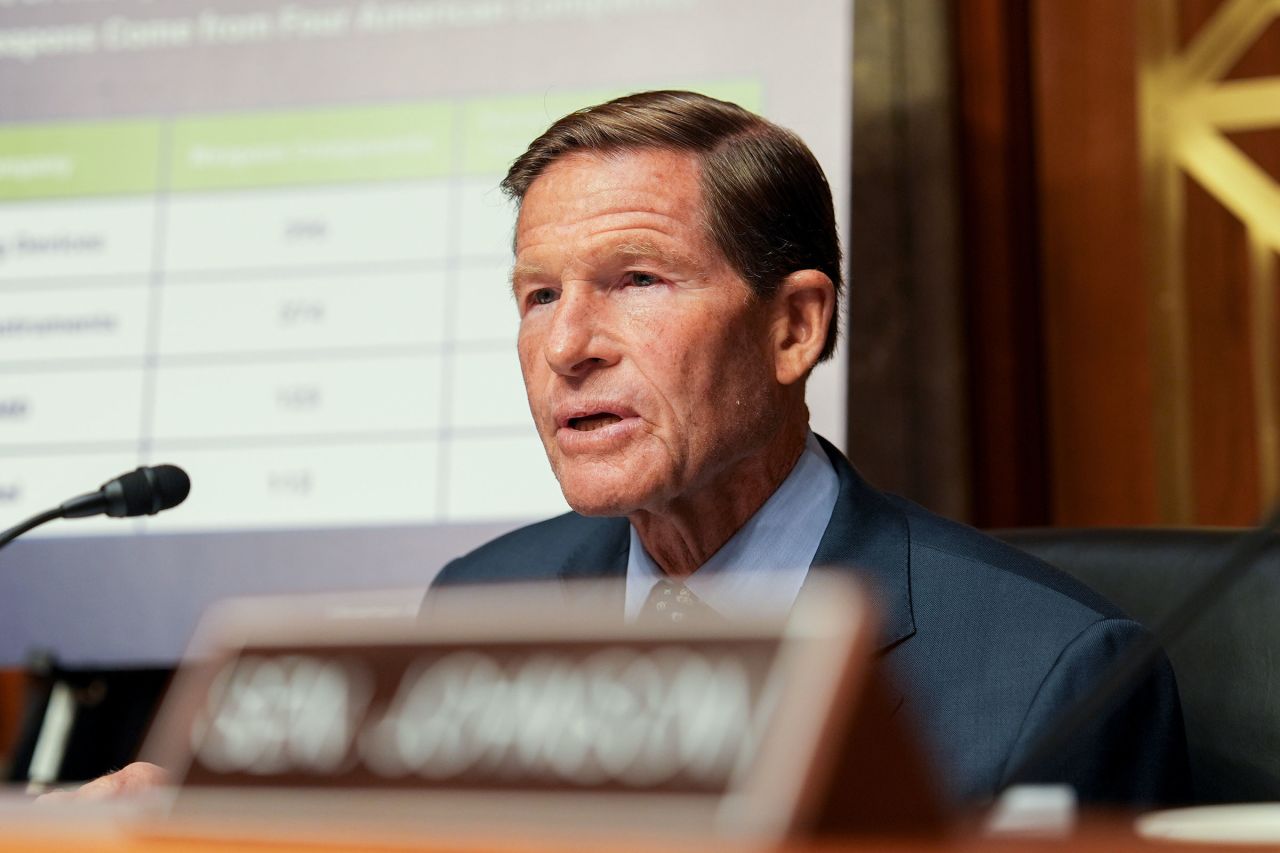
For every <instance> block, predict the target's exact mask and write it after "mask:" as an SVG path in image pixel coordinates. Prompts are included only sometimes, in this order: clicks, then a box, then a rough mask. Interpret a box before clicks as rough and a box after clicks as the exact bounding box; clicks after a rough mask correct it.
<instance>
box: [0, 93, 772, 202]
mask: <svg viewBox="0 0 1280 853" xmlns="http://www.w3.org/2000/svg"><path fill="white" fill-rule="evenodd" d="M697 88H698V89H699V91H703V92H706V93H707V94H710V95H714V96H716V97H721V98H724V99H726V100H732V101H735V102H737V103H740V104H742V105H743V106H744V107H747V108H748V109H753V110H758V109H759V101H760V91H759V86H758V84H754V83H727V84H718V85H711V86H699V87H697ZM618 94H621V92H618V91H604V90H600V91H594V92H576V93H572V94H564V93H554V94H548V95H537V96H519V97H508V98H492V99H483V100H474V101H467V102H463V103H458V104H455V103H451V102H440V103H434V104H416V105H389V106H374V107H361V108H356V109H329V110H306V111H291V112H271V113H254V114H240V115H219V116H202V117H193V118H179V119H174V120H172V121H167V122H162V121H154V120H137V121H118V122H92V123H63V124H48V125H37V126H32V125H21V126H9V127H0V200H24V199H37V198H66V197H74V196H99V195H125V194H149V193H154V192H157V191H160V190H166V191H171V192H181V191H183V190H217V189H243V188H250V187H273V186H289V185H306V184H333V183H348V182H357V181H382V180H406V179H420V178H433V177H441V176H445V175H450V174H464V175H501V174H502V173H504V172H505V171H506V169H507V166H508V165H510V163H511V161H512V160H513V159H515V158H516V157H517V156H518V155H519V154H520V152H521V151H523V150H524V147H525V146H526V145H527V144H528V143H529V141H530V140H531V139H533V138H534V137H535V136H537V135H538V134H539V133H541V132H542V131H543V130H544V129H546V127H547V125H548V124H550V123H551V122H552V121H554V120H555V119H556V118H558V117H559V116H561V115H564V114H565V113H567V112H570V111H571V110H574V109H578V108H579V107H583V106H587V105H590V104H593V103H599V102H600V101H602V100H606V99H607V98H610V97H614V96H616V95H618Z"/></svg>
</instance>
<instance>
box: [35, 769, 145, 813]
mask: <svg viewBox="0 0 1280 853" xmlns="http://www.w3.org/2000/svg"><path fill="white" fill-rule="evenodd" d="M167 784H169V773H168V772H167V771H166V770H165V769H164V768H163V767H157V766H156V765H154V764H148V763H147V762H145V761H135V762H134V763H133V764H130V765H128V766H127V767H124V768H122V769H120V770H117V771H116V772H115V773H108V774H107V775H106V776H99V777H98V778H97V779H94V780H93V781H92V782H86V783H84V784H83V785H81V786H80V787H79V788H77V789H76V790H74V791H53V792H51V793H48V794H44V795H42V796H40V797H37V798H36V802H37V803H53V802H65V801H68V800H105V799H110V798H112V797H128V796H136V795H137V794H141V793H143V792H146V791H150V790H153V789H155V788H159V787H162V786H164V785H167Z"/></svg>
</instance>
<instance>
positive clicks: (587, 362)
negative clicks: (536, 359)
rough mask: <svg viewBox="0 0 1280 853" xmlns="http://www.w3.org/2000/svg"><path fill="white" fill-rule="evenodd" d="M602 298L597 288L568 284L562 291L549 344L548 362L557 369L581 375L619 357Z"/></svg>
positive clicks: (570, 374)
mask: <svg viewBox="0 0 1280 853" xmlns="http://www.w3.org/2000/svg"><path fill="white" fill-rule="evenodd" d="M602 301H603V296H602V295H601V294H599V293H597V292H595V291H594V289H577V288H573V287H565V288H564V289H563V290H562V291H561V294H560V299H559V300H557V302H556V306H555V310H554V313H553V315H552V320H551V331H550V334H548V335H547V343H546V348H545V351H546V358H547V364H548V365H550V366H551V369H552V370H554V371H555V372H556V373H559V374H560V375H562V376H581V375H583V374H586V373H589V372H590V371H592V370H595V369H597V368H600V367H607V366H608V365H610V364H613V363H614V362H615V361H617V350H616V347H615V346H614V344H613V342H612V340H611V338H610V336H609V335H608V333H607V329H606V317H605V313H606V312H605V307H606V306H604V305H603V304H601V303H602Z"/></svg>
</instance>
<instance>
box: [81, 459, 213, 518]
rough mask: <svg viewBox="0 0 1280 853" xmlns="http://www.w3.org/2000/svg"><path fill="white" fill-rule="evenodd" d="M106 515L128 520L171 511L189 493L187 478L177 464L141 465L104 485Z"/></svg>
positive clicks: (189, 483)
mask: <svg viewBox="0 0 1280 853" xmlns="http://www.w3.org/2000/svg"><path fill="white" fill-rule="evenodd" d="M102 489H103V492H104V493H105V495H106V497H107V515H112V516H116V517H117V518H131V517H133V516H135V515H155V514H156V513H157V512H160V511H161V510H166V509H172V508H173V507H175V506H177V505H178V504H180V503H182V502H183V501H184V500H186V499H187V495H188V494H190V493H191V478H190V477H188V476H187V472H186V471H183V470H182V469H181V468H179V467H178V466H177V465H156V466H154V467H147V466H143V467H141V468H139V469H137V470H136V471H130V472H129V473H128V474H124V475H122V476H120V477H117V478H116V479H115V480H112V481H111V482H110V483H106V484H105V485H103V487H102Z"/></svg>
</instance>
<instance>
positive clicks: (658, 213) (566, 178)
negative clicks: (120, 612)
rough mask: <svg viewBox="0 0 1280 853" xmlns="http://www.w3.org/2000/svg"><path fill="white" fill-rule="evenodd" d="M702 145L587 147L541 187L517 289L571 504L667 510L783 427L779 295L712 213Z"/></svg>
mask: <svg viewBox="0 0 1280 853" xmlns="http://www.w3.org/2000/svg"><path fill="white" fill-rule="evenodd" d="M698 174H699V166H698V163H697V161H696V160H695V159H694V158H692V157H691V156H689V155H686V154H682V153H677V152H670V151H657V150H641V151H634V152H627V153H621V154H611V155H595V154H585V153H579V154H572V155H568V156H566V157H564V158H562V159H561V160H558V161H556V162H555V163H554V164H552V165H551V166H550V167H549V168H548V169H547V170H546V171H545V172H544V173H543V174H542V175H541V176H539V177H538V179H537V180H535V181H534V182H533V184H532V185H531V186H530V187H529V189H528V192H527V193H526V194H525V197H524V201H523V204H522V208H521V212H520V218H519V221H518V223H517V225H516V264H515V268H514V270H513V272H512V285H513V288H514V291H515V298H516V303H517V305H518V307H519V310H520V318H521V319H520V336H519V351H520V366H521V369H522V370H523V372H524V382H525V389H526V391H527V392H528V395H529V408H530V410H531V412H532V413H533V419H534V422H535V423H536V425H537V428H538V433H539V435H540V436H541V437H542V442H543V445H544V446H545V447H546V451H547V456H548V458H549V459H550V461H551V467H552V469H553V470H554V471H555V474H556V477H557V478H558V479H559V481H560V487H561V488H562V489H563V491H564V494H565V499H566V500H567V501H568V502H569V504H570V505H571V506H572V507H573V508H574V509H576V510H578V511H579V512H581V513H584V514H588V515H625V514H629V513H631V512H634V511H636V510H641V509H644V510H649V511H652V512H657V513H662V512H663V510H664V508H667V507H670V506H671V505H672V504H673V502H677V501H679V500H680V499H681V498H689V497H691V496H692V495H694V494H695V493H696V492H697V491H698V490H700V489H704V488H709V487H711V488H714V487H716V486H723V485H724V484H725V482H727V481H728V480H729V479H731V478H732V477H733V474H734V467H735V465H736V464H737V463H740V462H741V461H742V460H744V459H746V458H747V457H749V456H751V455H752V454H754V453H757V452H759V450H760V449H761V448H762V447H763V446H764V444H765V443H766V441H767V439H768V437H769V436H770V435H771V434H772V431H773V430H775V429H776V428H777V424H776V422H775V421H776V418H774V417H773V413H774V412H775V411H776V408H777V405H778V399H779V398H778V394H779V388H780V386H779V384H778V383H777V381H776V380H775V374H774V368H773V360H772V356H771V350H770V345H769V311H768V306H767V305H765V304H763V303H761V302H760V301H759V300H757V299H755V298H753V296H752V295H751V292H750V290H749V288H748V286H747V284H746V283H745V282H744V281H743V280H742V278H741V277H740V276H738V275H737V274H736V273H735V272H734V271H733V269H732V268H731V267H730V265H729V263H728V261H727V260H725V258H724V257H723V255H722V254H721V252H720V251H719V249H718V248H716V247H715V245H714V244H713V243H712V242H711V241H710V239H709V237H708V235H707V234H706V231H705V226H704V225H703V219H702V216H701V211H702V201H701V191H700V189H699V185H698Z"/></svg>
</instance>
